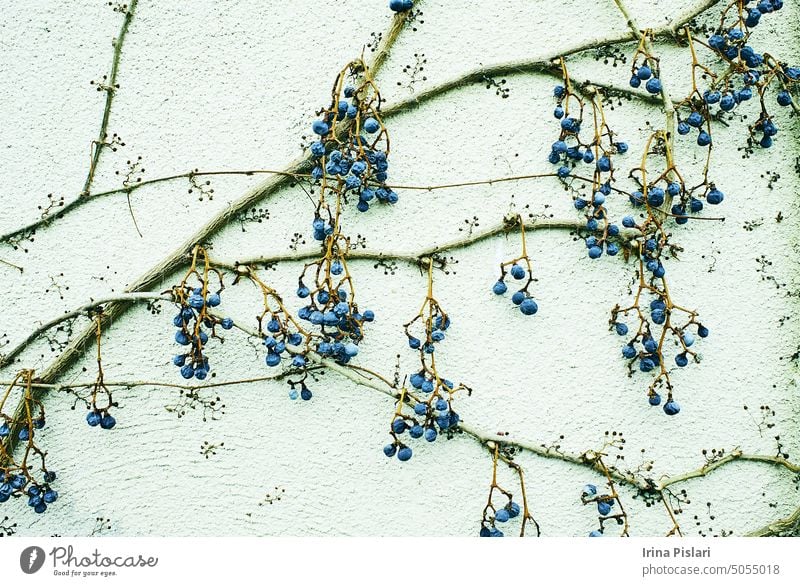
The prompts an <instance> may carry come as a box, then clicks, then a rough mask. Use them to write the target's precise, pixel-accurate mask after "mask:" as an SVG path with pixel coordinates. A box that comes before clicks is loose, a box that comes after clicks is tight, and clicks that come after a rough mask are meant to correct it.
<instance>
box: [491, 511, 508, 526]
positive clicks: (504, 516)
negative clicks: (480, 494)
mask: <svg viewBox="0 0 800 586" xmlns="http://www.w3.org/2000/svg"><path fill="white" fill-rule="evenodd" d="M509 519H510V515H509V514H508V511H507V510H506V509H500V510H499V511H497V512H495V514H494V520H495V521H497V522H498V523H505V522H506V521H508V520H509Z"/></svg>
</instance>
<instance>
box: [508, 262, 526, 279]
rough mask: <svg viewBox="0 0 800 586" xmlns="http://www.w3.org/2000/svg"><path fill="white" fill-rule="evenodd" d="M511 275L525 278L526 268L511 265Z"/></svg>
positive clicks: (516, 277)
mask: <svg viewBox="0 0 800 586" xmlns="http://www.w3.org/2000/svg"><path fill="white" fill-rule="evenodd" d="M511 276H512V277H514V278H515V279H517V280H520V279H524V278H525V269H523V268H522V267H521V266H520V265H518V264H514V265H512V267H511Z"/></svg>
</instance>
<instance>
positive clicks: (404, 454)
mask: <svg viewBox="0 0 800 586" xmlns="http://www.w3.org/2000/svg"><path fill="white" fill-rule="evenodd" d="M411 455H412V452H411V448H409V447H408V446H403V447H402V448H400V449H399V450H398V451H397V459H398V460H400V461H401V462H407V461H408V460H410V459H411Z"/></svg>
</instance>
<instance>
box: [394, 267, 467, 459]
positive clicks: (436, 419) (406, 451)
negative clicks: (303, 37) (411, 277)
mask: <svg viewBox="0 0 800 586" xmlns="http://www.w3.org/2000/svg"><path fill="white" fill-rule="evenodd" d="M432 271H433V261H432V260H430V261H429V267H428V295H427V297H426V298H425V301H424V302H423V304H422V308H421V309H420V311H419V313H418V314H417V315H416V316H415V317H414V319H412V320H411V321H410V322H408V323H407V324H405V325H404V326H403V328H404V330H405V334H406V339H407V340H408V346H409V348H411V349H412V350H414V351H416V352H417V353H418V354H419V359H420V364H421V368H420V370H419V371H416V372H414V373H412V374H411V375H410V376H409V377H408V382H409V384H410V386H411V389H412V390H408V389H407V388H406V387H405V386H404V387H403V391H402V395H401V397H400V400H399V401H398V403H397V408H396V410H395V414H394V416H393V418H392V422H391V426H390V431H389V433H390V435H391V436H392V442H391V443H389V444H386V446H384V448H383V453H384V454H386V456H387V457H390V458H391V457H393V456H395V455H397V458H398V460H400V461H401V462H405V461H407V460H409V459H411V456H412V453H413V452H412V450H411V447H409V446H408V445H407V444H405V443H404V442H403V441H402V440H401V439H400V436H401V435H403V434H404V433H405V432H406V431H408V435H409V437H411V438H412V439H419V438H421V437H424V438H425V440H426V441H428V442H433V441H436V438H437V437H438V436H439V434H440V433H442V432H445V433H450V432H452V431H453V430H455V428H456V427H457V426H458V423H459V421H460V417H459V415H458V413H456V412H455V411H454V410H453V408H452V402H453V396H454V395H455V394H456V393H457V392H459V391H462V390H466V391H468V392H469V389H468V388H467V387H466V386H464V385H463V384H460V385H458V386H456V385H454V384H453V382H452V381H450V380H448V379H446V378H443V377H441V376H440V375H439V372H438V370H437V367H436V358H435V352H436V345H437V344H439V343H440V342H442V341H443V340H444V339H445V335H446V334H445V332H447V330H448V329H450V326H451V322H450V317H449V316H448V315H447V314H446V313H445V312H444V311H443V310H442V308H441V306H440V305H439V302H438V301H437V300H436V299H435V298H434V297H433V280H432V279H433V275H432ZM415 329H420V332H419V333H416V332H415V331H414V330H415ZM406 405H407V406H409V407H411V409H413V414H405V413H404V411H403V407H404V406H406Z"/></svg>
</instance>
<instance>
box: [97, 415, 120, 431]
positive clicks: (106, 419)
mask: <svg viewBox="0 0 800 586" xmlns="http://www.w3.org/2000/svg"><path fill="white" fill-rule="evenodd" d="M116 424H117V420H116V419H114V416H113V415H109V414H108V413H107V414H105V415H104V416H103V418H102V419H101V420H100V427H102V428H103V429H111V428H112V427H114V426H115V425H116Z"/></svg>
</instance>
